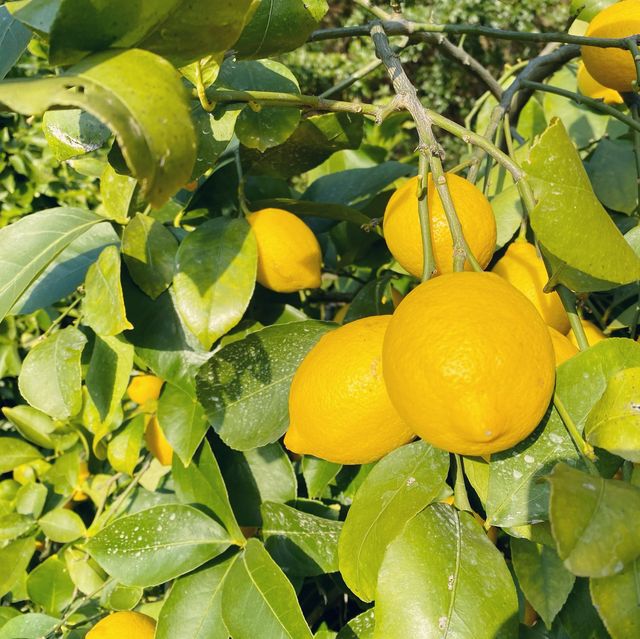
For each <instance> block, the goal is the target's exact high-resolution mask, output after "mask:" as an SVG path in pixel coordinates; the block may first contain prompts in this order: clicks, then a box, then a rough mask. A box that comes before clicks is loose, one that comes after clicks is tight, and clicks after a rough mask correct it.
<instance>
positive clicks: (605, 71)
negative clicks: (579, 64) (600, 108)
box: [582, 0, 640, 92]
mask: <svg viewBox="0 0 640 639" xmlns="http://www.w3.org/2000/svg"><path fill="white" fill-rule="evenodd" d="M636 33H640V0H623V1H622V2H617V3H615V4H612V5H611V6H609V7H607V8H606V9H603V10H602V11H601V12H600V13H599V14H598V15H597V16H596V17H595V18H594V19H593V20H592V21H591V23H590V24H589V28H588V29H587V33H586V35H587V36H588V37H590V38H625V37H627V36H631V35H634V34H636ZM582 59H583V61H584V65H585V67H587V70H588V71H589V73H590V74H591V75H592V76H593V78H594V79H595V80H597V81H598V82H600V84H603V85H604V86H606V87H609V88H610V89H615V90H616V91H622V92H625V91H632V90H633V86H632V83H633V81H634V80H635V79H636V77H637V76H636V66H635V63H634V60H633V55H632V54H631V52H630V51H627V50H626V49H603V48H601V47H582Z"/></svg>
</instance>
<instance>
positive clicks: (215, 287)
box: [173, 218, 258, 349]
mask: <svg viewBox="0 0 640 639" xmlns="http://www.w3.org/2000/svg"><path fill="white" fill-rule="evenodd" d="M257 265H258V249H257V245H256V240H255V237H254V235H253V234H252V233H251V228H250V226H249V225H248V224H247V222H245V221H244V220H238V219H229V218H216V219H213V220H210V221H208V222H205V223H204V224H202V225H200V226H199V227H198V228H197V229H196V230H195V231H193V232H192V233H190V234H189V235H187V237H185V239H184V240H182V243H181V244H180V248H179V249H178V253H177V254H176V273H175V275H174V278H173V290H174V293H175V299H176V305H177V309H178V312H179V313H180V315H181V316H182V319H183V321H184V323H185V324H186V325H187V326H188V327H189V329H190V330H191V331H192V332H193V333H194V334H195V335H196V336H197V337H198V339H199V340H200V342H201V343H202V345H203V346H204V347H205V348H207V349H209V348H211V345H212V344H213V343H214V342H215V341H216V340H217V339H219V338H220V337H222V336H223V335H224V334H225V333H226V332H227V331H229V330H230V329H232V328H233V327H234V326H235V325H236V324H237V323H238V322H239V321H240V320H241V319H242V316H243V315H244V312H245V310H246V309H247V306H248V304H249V300H250V299H251V295H252V294H253V289H254V287H255V279H256V270H257Z"/></svg>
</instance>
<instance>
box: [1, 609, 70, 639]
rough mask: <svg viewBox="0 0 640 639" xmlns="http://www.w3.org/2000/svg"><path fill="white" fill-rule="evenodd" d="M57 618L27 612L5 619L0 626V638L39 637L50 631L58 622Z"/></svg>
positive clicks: (31, 638)
mask: <svg viewBox="0 0 640 639" xmlns="http://www.w3.org/2000/svg"><path fill="white" fill-rule="evenodd" d="M59 623H60V620H59V619H56V618H55V617H51V616H49V615H43V614H41V613H39V612H27V613H26V614H23V615H20V616H19V617H14V618H13V619H10V620H9V621H7V623H6V624H4V626H2V627H1V628H0V639H15V638H16V637H20V639H40V637H44V636H46V635H47V634H48V633H50V632H51V631H52V630H53V629H54V628H55V627H56V626H57V625H58V624H59Z"/></svg>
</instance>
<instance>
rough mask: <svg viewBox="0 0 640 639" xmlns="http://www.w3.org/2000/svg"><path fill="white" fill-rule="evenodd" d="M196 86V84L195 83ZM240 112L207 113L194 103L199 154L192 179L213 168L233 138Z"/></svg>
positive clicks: (219, 111)
mask: <svg viewBox="0 0 640 639" xmlns="http://www.w3.org/2000/svg"><path fill="white" fill-rule="evenodd" d="M194 84H195V83H194ZM238 115H239V111H230V110H227V109H224V108H222V109H220V108H218V109H214V111H213V113H207V111H205V110H204V109H203V108H202V106H201V105H200V102H199V101H198V102H194V103H193V107H192V109H191V117H192V118H193V124H194V126H195V129H196V138H197V140H198V153H197V155H196V163H195V166H194V167H193V173H192V174H191V177H192V178H193V179H194V180H195V179H197V178H199V177H200V176H201V175H203V174H204V173H205V172H206V171H207V170H208V169H210V168H211V167H213V166H214V165H215V163H216V160H217V159H218V158H219V157H220V155H222V152H223V151H224V150H225V149H226V148H227V147H228V146H229V142H231V140H232V138H233V132H234V128H235V126H236V120H237V119H238Z"/></svg>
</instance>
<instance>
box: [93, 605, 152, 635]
mask: <svg viewBox="0 0 640 639" xmlns="http://www.w3.org/2000/svg"><path fill="white" fill-rule="evenodd" d="M155 633H156V622H155V620H154V619H153V618H151V617H149V616H148V615H143V614H142V613H140V612H128V611H127V612H114V613H112V614H110V615H107V616H106V617H104V618H103V619H101V620H100V621H98V623H97V624H96V625H95V626H94V627H93V628H91V630H89V632H88V633H87V637H86V639H153V637H154V635H155Z"/></svg>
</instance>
